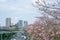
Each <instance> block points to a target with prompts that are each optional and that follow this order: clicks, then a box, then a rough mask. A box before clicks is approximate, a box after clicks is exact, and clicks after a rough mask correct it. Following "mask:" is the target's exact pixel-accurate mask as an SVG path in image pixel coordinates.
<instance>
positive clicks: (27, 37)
mask: <svg viewBox="0 0 60 40" xmlns="http://www.w3.org/2000/svg"><path fill="white" fill-rule="evenodd" d="M24 35H25V36H26V39H25V40H30V35H29V34H28V32H27V31H26V30H24Z"/></svg>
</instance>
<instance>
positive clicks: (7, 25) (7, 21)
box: [6, 18, 11, 27]
mask: <svg viewBox="0 0 60 40" xmlns="http://www.w3.org/2000/svg"><path fill="white" fill-rule="evenodd" d="M10 26H11V18H6V27H10Z"/></svg>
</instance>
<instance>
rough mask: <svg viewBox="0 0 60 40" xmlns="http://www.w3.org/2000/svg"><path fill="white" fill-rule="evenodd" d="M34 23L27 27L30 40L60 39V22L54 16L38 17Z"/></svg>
mask: <svg viewBox="0 0 60 40" xmlns="http://www.w3.org/2000/svg"><path fill="white" fill-rule="evenodd" d="M38 19H39V20H36V21H35V22H34V23H33V24H31V25H28V26H27V27H26V29H25V30H26V31H27V32H28V33H29V35H30V37H31V39H30V40H60V24H57V23H58V22H57V21H56V20H55V19H54V18H49V17H38Z"/></svg>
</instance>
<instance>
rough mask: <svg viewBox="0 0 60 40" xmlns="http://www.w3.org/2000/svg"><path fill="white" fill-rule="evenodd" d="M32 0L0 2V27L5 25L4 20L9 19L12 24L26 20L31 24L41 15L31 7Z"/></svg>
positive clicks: (1, 0)
mask: <svg viewBox="0 0 60 40" xmlns="http://www.w3.org/2000/svg"><path fill="white" fill-rule="evenodd" d="M32 1H33V0H0V25H5V19H6V18H7V17H11V19H12V23H14V24H16V23H17V22H18V20H26V21H28V22H29V24H30V23H33V21H34V19H35V17H36V16H40V15H41V14H40V13H39V12H38V11H37V10H36V9H35V8H34V7H33V6H32Z"/></svg>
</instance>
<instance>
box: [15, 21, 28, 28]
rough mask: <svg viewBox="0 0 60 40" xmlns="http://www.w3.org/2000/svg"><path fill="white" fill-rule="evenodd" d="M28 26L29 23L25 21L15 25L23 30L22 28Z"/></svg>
mask: <svg viewBox="0 0 60 40" xmlns="http://www.w3.org/2000/svg"><path fill="white" fill-rule="evenodd" d="M27 25H28V22H27V21H23V20H19V21H18V22H17V24H15V26H17V27H18V28H21V27H24V26H27Z"/></svg>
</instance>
